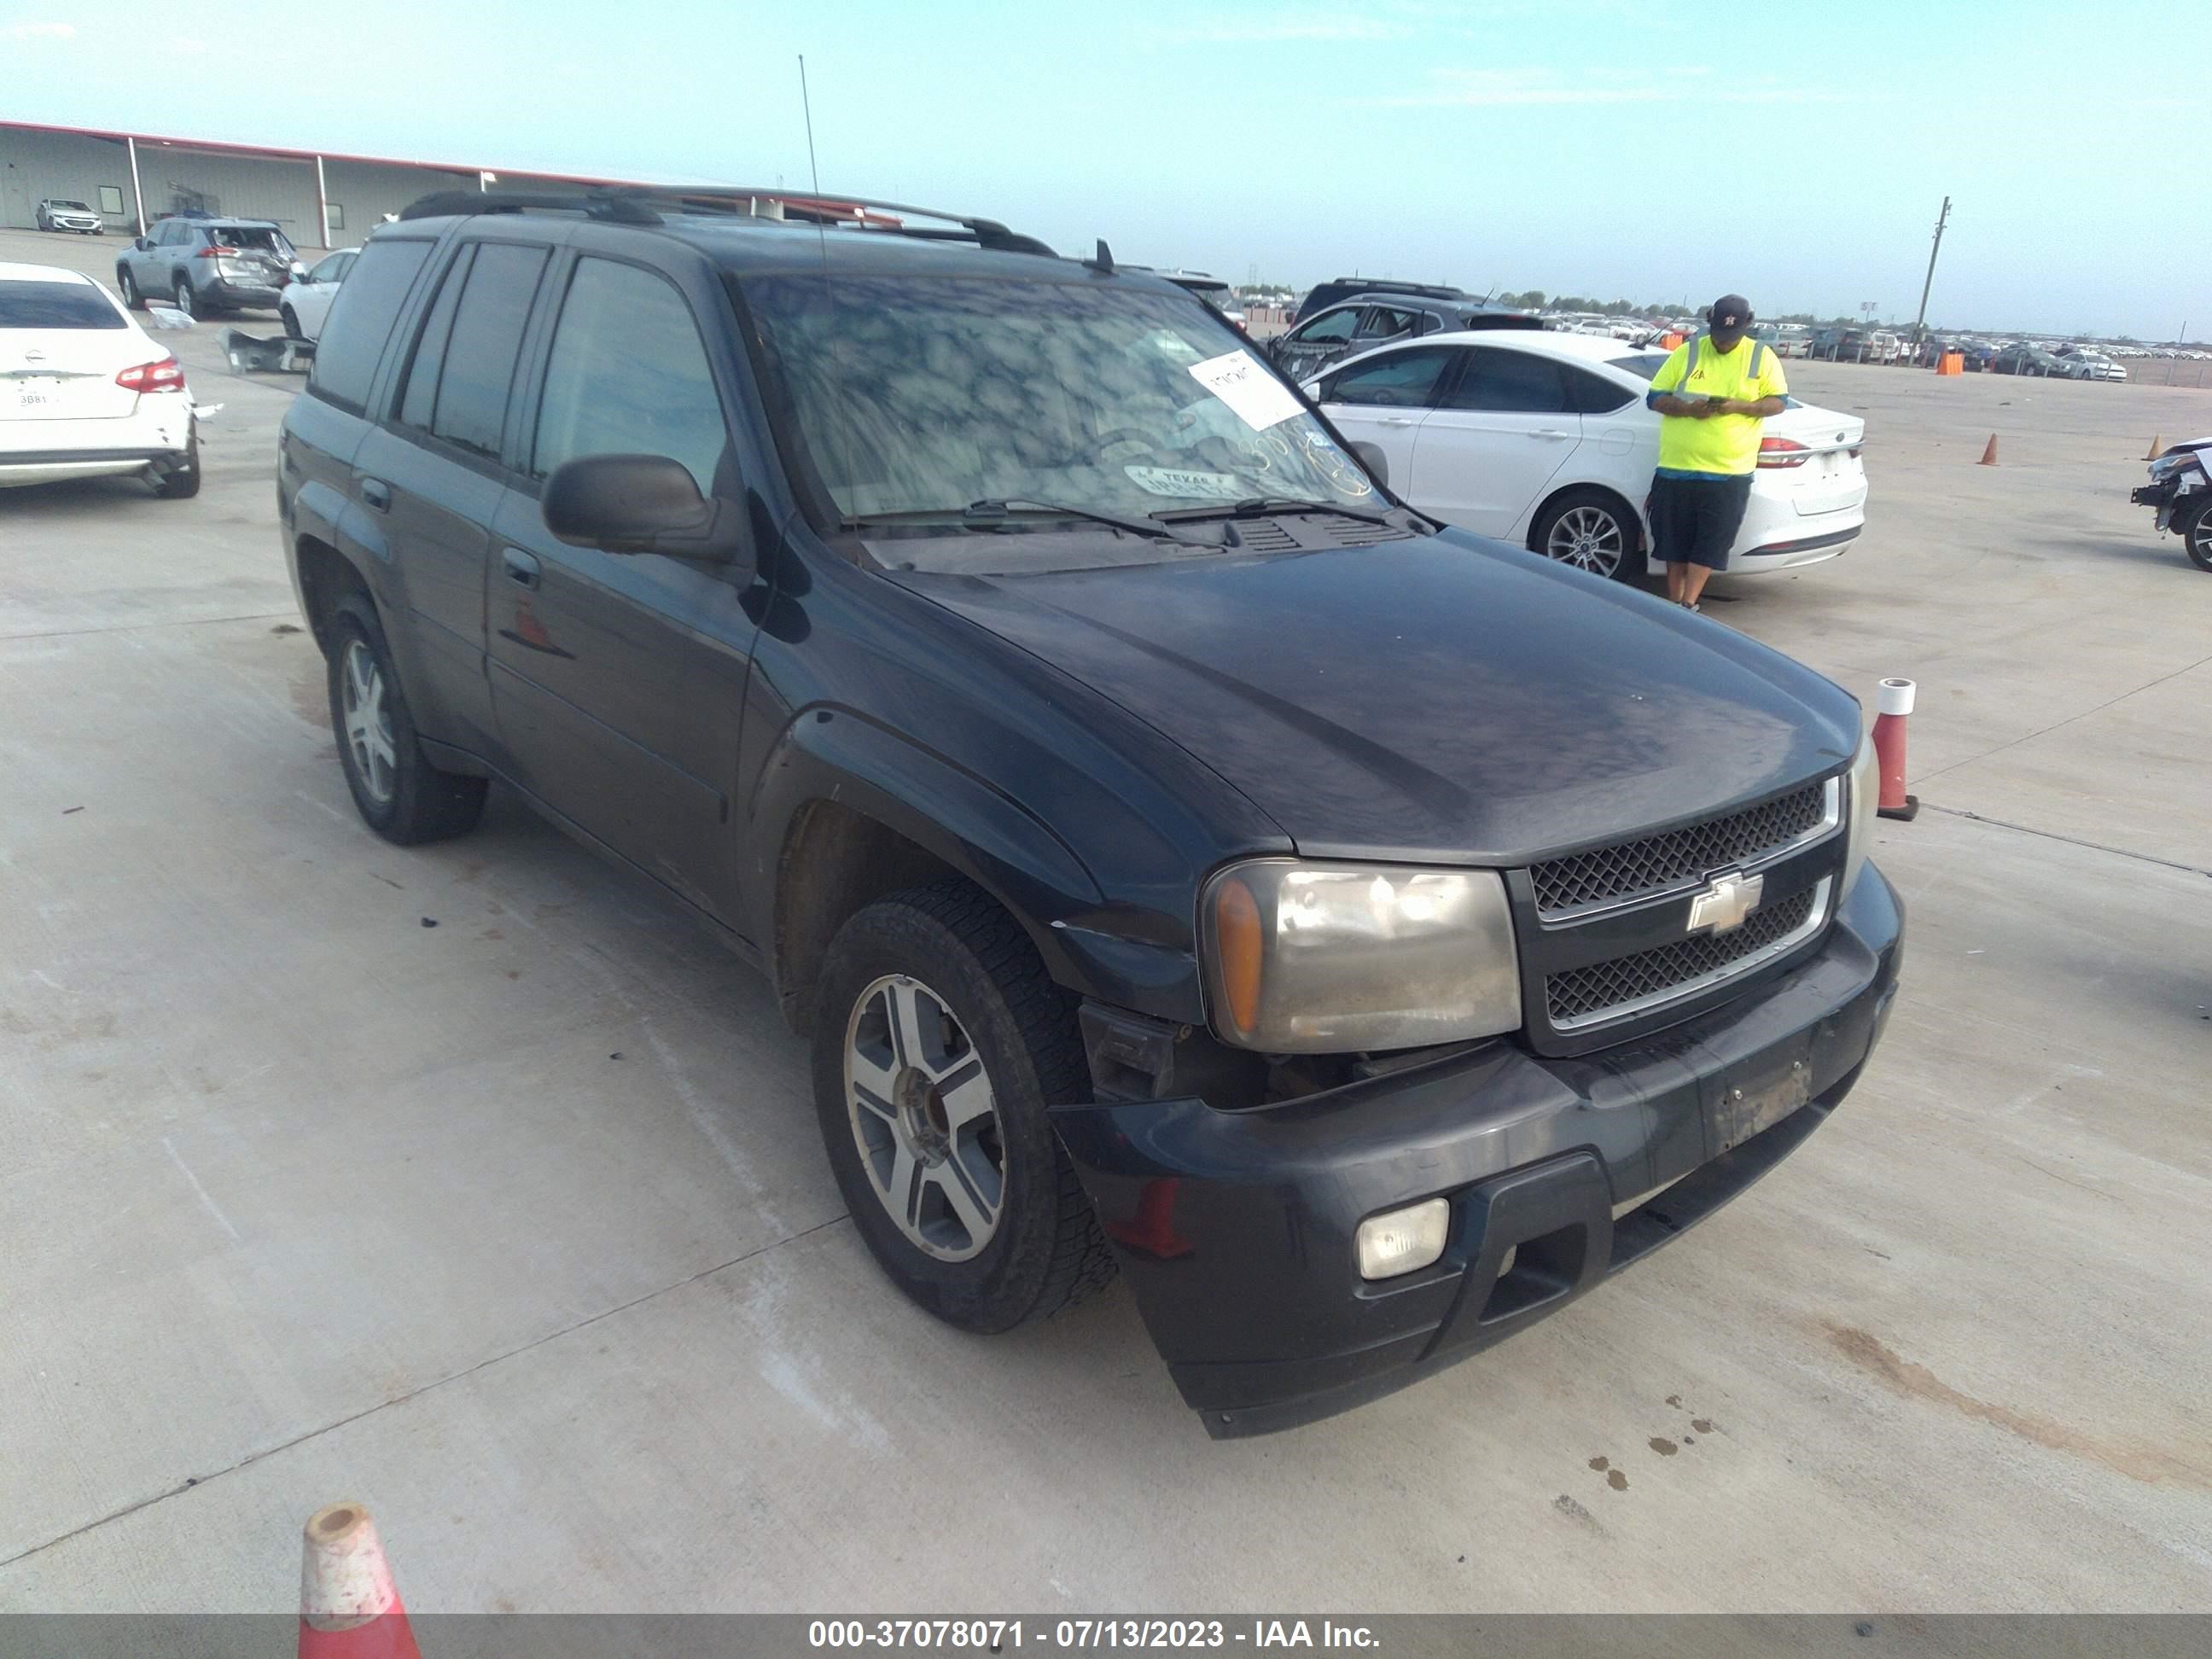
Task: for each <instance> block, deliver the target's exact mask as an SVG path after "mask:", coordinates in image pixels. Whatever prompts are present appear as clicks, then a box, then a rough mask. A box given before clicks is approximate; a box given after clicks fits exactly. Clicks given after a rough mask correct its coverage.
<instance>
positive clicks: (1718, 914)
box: [1690, 876, 1766, 933]
mask: <svg viewBox="0 0 2212 1659" xmlns="http://www.w3.org/2000/svg"><path fill="white" fill-rule="evenodd" d="M1765 885H1766V878H1765V876H1716V877H1714V878H1713V881H1712V884H1711V886H1709V887H1707V888H1706V889H1705V891H1704V892H1702V893H1700V894H1699V895H1698V896H1697V897H1695V898H1693V899H1692V900H1691V901H1690V931H1691V932H1692V933H1727V932H1728V931H1729V929H1730V928H1732V927H1742V926H1743V923H1744V918H1745V917H1747V916H1748V915H1750V914H1751V913H1752V912H1753V910H1756V909H1757V908H1759V893H1760V891H1761V890H1763V889H1764V888H1765Z"/></svg>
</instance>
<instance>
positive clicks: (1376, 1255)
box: [1358, 1198, 1451, 1279]
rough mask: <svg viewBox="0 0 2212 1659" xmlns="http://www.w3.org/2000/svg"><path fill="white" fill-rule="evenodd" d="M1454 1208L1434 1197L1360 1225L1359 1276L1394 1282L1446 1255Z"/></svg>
mask: <svg viewBox="0 0 2212 1659" xmlns="http://www.w3.org/2000/svg"><path fill="white" fill-rule="evenodd" d="M1450 1231H1451V1206H1450V1205H1449V1204H1447V1203H1445V1202H1444V1200H1442V1199H1441V1198H1431V1199H1428V1200H1424V1201H1423V1202H1421V1203H1419V1204H1415V1205H1412V1206H1408V1207H1407V1208H1406V1209H1402V1210H1392V1211H1391V1212H1389V1213H1388V1214H1387V1215H1374V1216H1370V1217H1368V1218H1367V1219H1366V1220H1364V1221H1363V1222H1361V1223H1360V1224H1359V1237H1358V1244H1359V1276H1360V1277H1361V1278H1362V1279H1395V1278H1396V1277H1397V1276H1398V1275H1399V1274H1400V1273H1412V1272H1413V1270H1414V1269H1415V1268H1416V1267H1427V1266H1428V1265H1429V1263H1431V1261H1435V1260H1436V1259H1437V1257H1438V1256H1440V1255H1443V1253H1444V1239H1445V1237H1446V1236H1447V1235H1448V1234H1449V1232H1450Z"/></svg>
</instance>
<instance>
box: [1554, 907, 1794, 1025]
mask: <svg viewBox="0 0 2212 1659" xmlns="http://www.w3.org/2000/svg"><path fill="white" fill-rule="evenodd" d="M1827 894H1828V883H1827V882H1826V881H1823V882H1820V884H1817V885H1815V886H1813V887H1808V888H1807V889H1805V890H1803V891H1802V892H1799V893H1796V894H1793V895H1791V896H1790V897H1788V898H1786V899H1780V900H1778V901H1777V902H1774V903H1773V904H1771V905H1764V906H1761V907H1760V908H1759V909H1757V910H1754V911H1753V912H1752V913H1751V915H1750V917H1749V918H1748V919H1747V921H1745V922H1744V924H1743V926H1742V927H1737V928H1735V929H1732V930H1731V931H1729V932H1728V933H1702V934H1699V935H1698V936H1696V937H1694V938H1691V939H1677V940H1676V941H1675V942H1674V943H1673V944H1672V945H1661V946H1660V947H1659V948H1658V949H1657V950H1656V951H1638V952H1637V953H1636V954H1635V955H1633V956H1626V957H1615V958H1613V960H1612V961H1611V962H1599V963H1591V964H1590V965H1589V967H1587V968H1573V969H1568V970H1566V971H1565V972H1564V973H1558V974H1552V975H1547V976H1546V978H1545V981H1544V1006H1545V1011H1546V1012H1547V1014H1549V1016H1550V1017H1551V1021H1552V1025H1553V1029H1554V1030H1571V1029H1572V1028H1573V1027H1575V1026H1577V1025H1587V1024H1592V1023H1593V1022H1594V1021H1595V1020H1597V1019H1600V1018H1611V1017H1613V1016H1614V1015H1616V1014H1619V1013H1621V1012H1627V1011H1628V1010H1629V1009H1631V1008H1632V1007H1633V1006H1636V1005H1638V1004H1641V1003H1646V1002H1650V1001H1652V1000H1668V999H1671V998H1673V997H1675V996H1686V995H1688V994H1691V993H1692V991H1693V990H1696V989H1699V988H1702V987H1701V985H1700V981H1716V982H1717V981H1719V980H1720V979H1723V978H1725V977H1727V976H1728V975H1729V973H1730V972H1731V971H1747V970H1748V969H1749V968H1750V967H1751V966H1752V965H1753V964H1752V963H1750V962H1749V961H1748V958H1750V957H1755V956H1757V955H1759V953H1760V952H1762V951H1772V950H1774V949H1776V948H1777V947H1778V946H1782V945H1787V944H1789V943H1790V941H1791V939H1792V936H1793V935H1795V934H1798V933H1807V932H1809V931H1811V930H1812V928H1813V927H1814V925H1815V924H1817V923H1818V922H1819V921H1820V919H1821V918H1820V914H1819V911H1820V907H1821V906H1823V905H1825V903H1826V899H1827Z"/></svg>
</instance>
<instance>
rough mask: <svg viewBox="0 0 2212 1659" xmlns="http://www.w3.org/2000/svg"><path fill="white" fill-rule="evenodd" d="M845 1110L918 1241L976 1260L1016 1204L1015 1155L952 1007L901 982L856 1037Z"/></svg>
mask: <svg viewBox="0 0 2212 1659" xmlns="http://www.w3.org/2000/svg"><path fill="white" fill-rule="evenodd" d="M845 1109H846V1113H847V1115H848V1117H849V1119H850V1120H851V1123H852V1129H853V1139H854V1142H855V1144H856V1145H857V1146H859V1148H860V1165H861V1168H862V1169H863V1170H865V1171H866V1174H867V1177H868V1184H869V1186H870V1187H871V1188H872V1190H873V1191H874V1193H875V1194H876V1197H877V1199H878V1200H879V1201H880V1202H881V1203H882V1205H883V1206H884V1211H885V1212H887V1213H888V1214H889V1215H890V1218H891V1219H892V1220H893V1221H895V1222H896V1223H897V1224H898V1228H899V1231H901V1232H902V1233H903V1234H905V1235H906V1237H907V1239H908V1242H909V1243H913V1244H914V1245H915V1246H916V1247H918V1248H919V1249H921V1250H923V1251H924V1252H926V1253H927V1254H928V1255H931V1256H933V1257H935V1258H936V1259H937V1260H939V1261H968V1260H969V1259H970V1258H972V1257H973V1256H975V1255H976V1254H977V1253H978V1252H979V1251H981V1249H983V1248H984V1246H986V1245H987V1244H988V1243H990V1242H991V1239H992V1237H994V1235H995V1234H996V1233H997V1231H998V1228H999V1216H1000V1210H1001V1208H1002V1207H1003V1206H1004V1204H1005V1202H1006V1149H1005V1146H1004V1142H1003V1139H1002V1138H1001V1134H1000V1126H999V1113H998V1103H997V1097H996V1096H995V1095H994V1092H993V1090H992V1087H991V1078H990V1073H988V1072H987V1071H986V1070H985V1069H984V1066H983V1057H982V1055H981V1054H980V1053H979V1052H978V1051H977V1049H976V1048H975V1043H974V1042H973V1041H971V1040H970V1038H969V1036H968V1033H967V1031H966V1030H965V1029H964V1028H963V1026H962V1025H961V1024H960V1021H959V1019H958V1018H957V1017H956V1016H955V1015H954V1014H953V1012H952V1011H951V1008H950V1007H949V1006H947V1005H946V1004H945V1000H944V999H943V998H942V997H940V996H939V995H938V994H937V993H936V992H934V991H933V990H931V989H930V988H929V987H927V985H924V984H923V983H922V982H921V981H920V980H917V979H914V978H911V977H909V976H908V975H904V974H890V975H884V977H882V978H880V979H878V980H876V981H873V982H872V983H871V984H870V985H869V986H868V987H867V988H866V990H864V991H862V992H861V993H860V995H859V996H858V997H857V998H856V999H854V1003H853V1012H852V1016H851V1018H849V1019H848V1021H847V1022H846V1027H845Z"/></svg>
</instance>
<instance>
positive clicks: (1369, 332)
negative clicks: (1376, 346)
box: [1353, 306, 1415, 340]
mask: <svg viewBox="0 0 2212 1659" xmlns="http://www.w3.org/2000/svg"><path fill="white" fill-rule="evenodd" d="M1414 321H1415V319H1414V316H1413V313H1412V312H1410V311H1400V310H1398V309H1397V308H1396V307H1394V306H1370V307H1367V311H1366V314H1365V315H1364V316H1363V317H1361V318H1360V319H1359V329H1358V332H1357V333H1356V334H1355V335H1354V336H1353V338H1354V339H1359V340H1395V339H1396V338H1397V337H1399V336H1400V335H1401V334H1411V333H1412V332H1413V324H1414Z"/></svg>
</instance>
